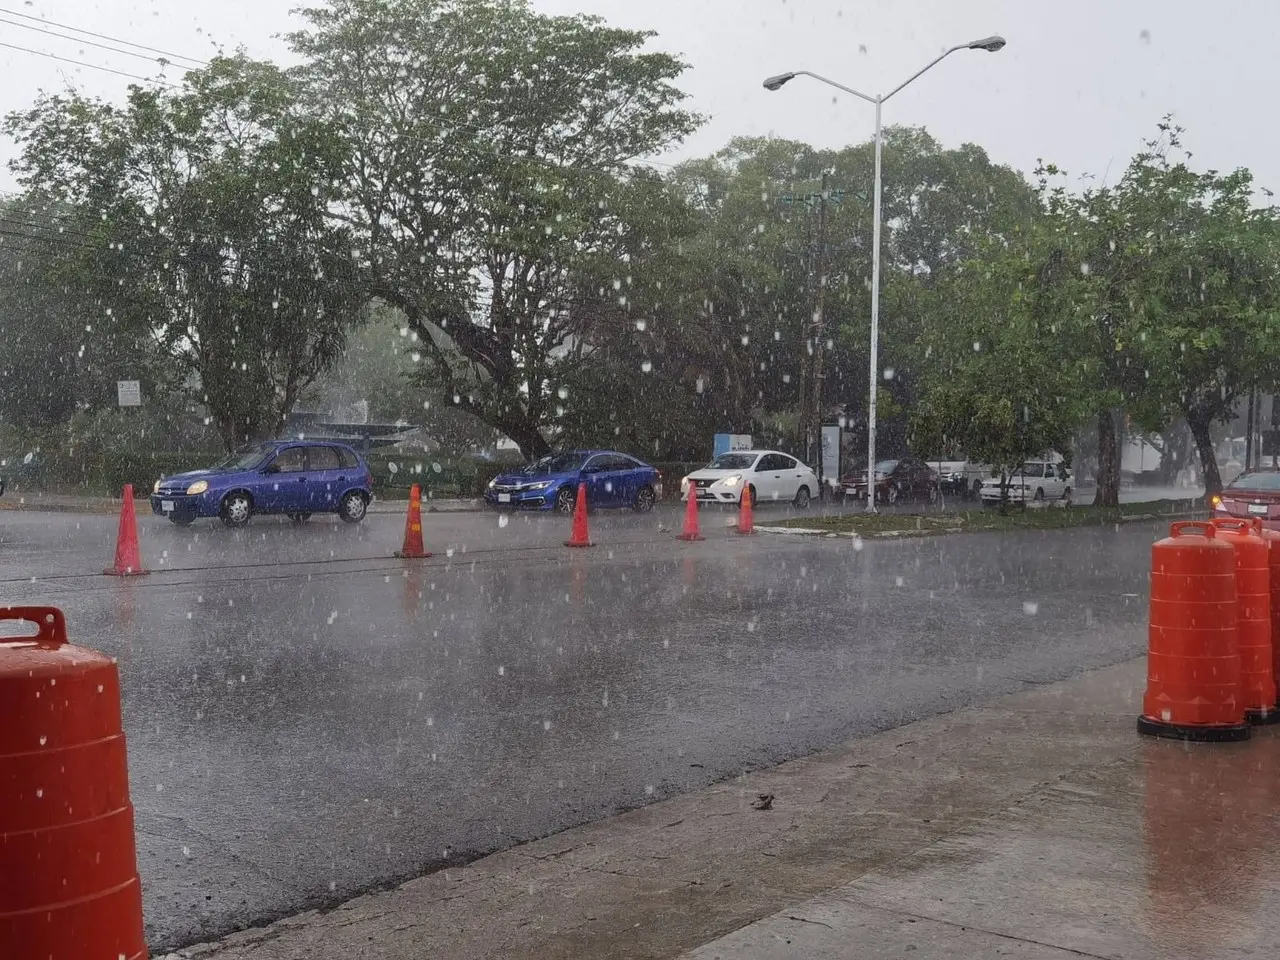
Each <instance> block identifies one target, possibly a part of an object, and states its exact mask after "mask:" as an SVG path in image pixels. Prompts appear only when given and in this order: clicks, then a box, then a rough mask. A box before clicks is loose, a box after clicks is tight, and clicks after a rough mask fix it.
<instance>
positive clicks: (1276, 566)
mask: <svg viewBox="0 0 1280 960" xmlns="http://www.w3.org/2000/svg"><path fill="white" fill-rule="evenodd" d="M1253 525H1254V529H1255V530H1257V531H1258V533H1259V534H1260V535H1261V537H1262V539H1263V540H1266V541H1267V546H1269V547H1270V548H1271V552H1270V555H1269V557H1268V559H1269V560H1270V563H1271V676H1272V679H1274V680H1275V681H1276V711H1277V712H1278V713H1280V532H1277V531H1275V530H1268V529H1267V528H1266V527H1264V526H1263V525H1262V521H1261V520H1260V519H1258V518H1256V517H1255V518H1254V521H1253Z"/></svg>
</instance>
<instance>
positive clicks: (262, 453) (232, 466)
mask: <svg viewBox="0 0 1280 960" xmlns="http://www.w3.org/2000/svg"><path fill="white" fill-rule="evenodd" d="M275 449H276V448H275V446H274V445H272V444H269V443H260V444H258V445H257V446H254V447H244V448H243V449H240V450H237V451H236V452H235V453H233V454H231V455H230V456H226V457H223V458H222V459H221V460H219V461H218V462H217V463H215V464H214V465H213V466H212V467H210V468H209V469H210V470H228V471H230V470H252V469H253V468H254V467H256V466H257V465H258V464H260V463H262V461H263V460H265V459H267V457H269V456H271V454H273V453H274V452H275Z"/></svg>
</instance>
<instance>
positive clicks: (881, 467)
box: [876, 460, 900, 473]
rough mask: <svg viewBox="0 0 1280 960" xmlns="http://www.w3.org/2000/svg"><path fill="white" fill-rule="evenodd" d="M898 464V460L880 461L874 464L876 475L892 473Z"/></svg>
mask: <svg viewBox="0 0 1280 960" xmlns="http://www.w3.org/2000/svg"><path fill="white" fill-rule="evenodd" d="M899 462H900V461H898V460H881V461H879V462H877V463H876V473H893V470H894V468H895V467H897V465H898V463H899Z"/></svg>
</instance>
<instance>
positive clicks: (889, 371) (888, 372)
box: [884, 367, 895, 380]
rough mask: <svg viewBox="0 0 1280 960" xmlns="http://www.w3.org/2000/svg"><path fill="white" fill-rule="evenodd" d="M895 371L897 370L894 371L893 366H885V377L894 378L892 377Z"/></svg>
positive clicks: (887, 378)
mask: <svg viewBox="0 0 1280 960" xmlns="http://www.w3.org/2000/svg"><path fill="white" fill-rule="evenodd" d="M894 372H895V371H894V369H893V367H885V368H884V378H885V379H886V380H892V379H893V375H894Z"/></svg>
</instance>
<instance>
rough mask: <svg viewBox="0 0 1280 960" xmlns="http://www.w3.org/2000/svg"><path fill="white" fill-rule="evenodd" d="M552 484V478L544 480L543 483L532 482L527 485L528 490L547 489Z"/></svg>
mask: <svg viewBox="0 0 1280 960" xmlns="http://www.w3.org/2000/svg"><path fill="white" fill-rule="evenodd" d="M549 486H551V481H550V480H544V481H542V482H541V483H531V484H529V485H528V486H526V487H525V489H526V490H545V489H547V487H549Z"/></svg>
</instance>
